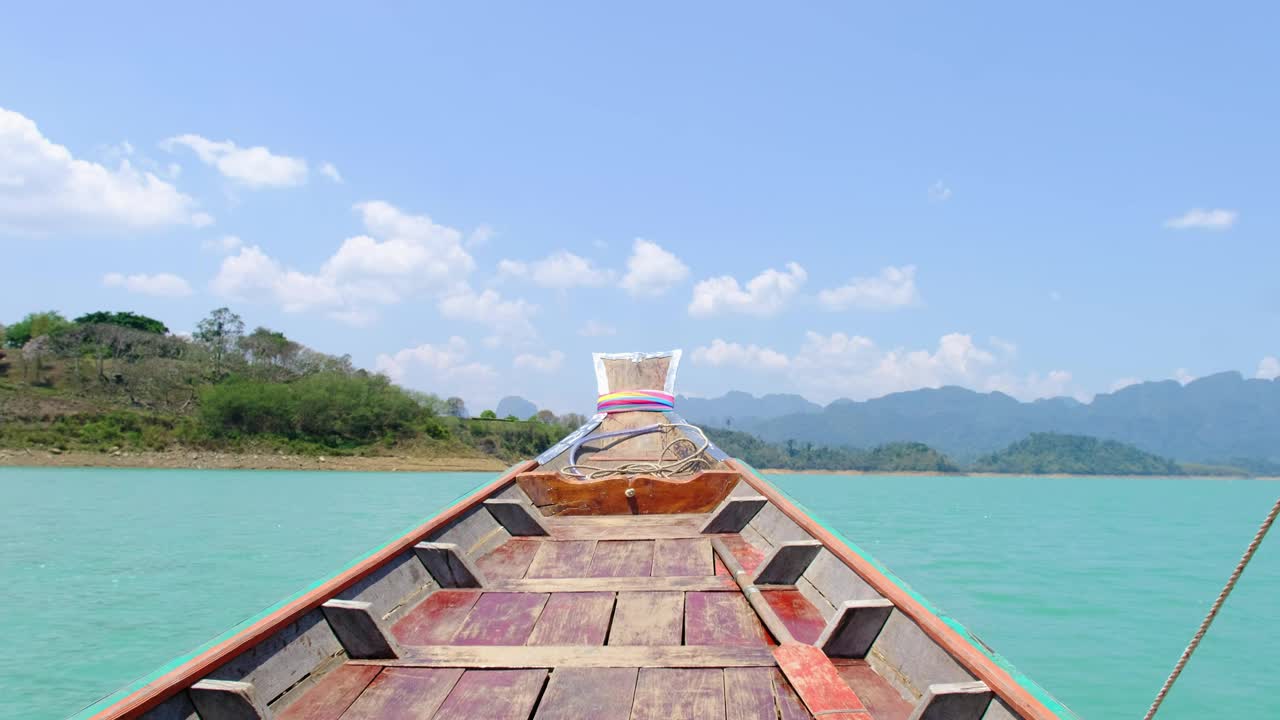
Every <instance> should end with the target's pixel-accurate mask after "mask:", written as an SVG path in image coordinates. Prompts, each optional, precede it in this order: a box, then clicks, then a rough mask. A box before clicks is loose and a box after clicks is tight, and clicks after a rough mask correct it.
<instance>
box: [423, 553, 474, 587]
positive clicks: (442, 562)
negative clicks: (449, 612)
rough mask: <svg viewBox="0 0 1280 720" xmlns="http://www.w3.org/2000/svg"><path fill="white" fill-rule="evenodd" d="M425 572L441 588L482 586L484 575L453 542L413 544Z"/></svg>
mask: <svg viewBox="0 0 1280 720" xmlns="http://www.w3.org/2000/svg"><path fill="white" fill-rule="evenodd" d="M413 551H414V552H415V553H417V555H418V559H419V560H421V561H422V564H423V565H425V566H426V568H427V572H429V573H431V577H433V578H435V581H436V582H437V583H439V584H440V587H443V588H478V587H484V585H485V582H484V575H483V574H481V572H480V570H479V569H478V568H477V567H476V566H475V565H474V564H472V562H471V561H470V560H468V559H467V556H466V554H465V553H463V552H462V549H461V548H459V547H458V546H457V545H455V544H453V543H433V542H424V543H418V544H417V545H414V546H413Z"/></svg>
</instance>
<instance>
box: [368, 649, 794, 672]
mask: <svg viewBox="0 0 1280 720" xmlns="http://www.w3.org/2000/svg"><path fill="white" fill-rule="evenodd" d="M350 663H351V664H353V665H379V666H383V667H389V668H390V667H460V668H564V667H682V668H706V667H712V668H726V667H775V666H776V665H777V661H776V660H775V658H774V657H773V653H772V652H771V651H770V648H768V647H765V646H759V647H728V646H721V647H706V646H704V647H697V646H690V645H667V646H662V647H650V646H639V645H631V646H628V645H605V646H603V647H594V646H586V645H565V646H554V645H522V646H519V647H513V646H461V645H430V646H422V647H412V648H406V650H405V656H404V657H401V658H397V659H395V660H351V661H350Z"/></svg>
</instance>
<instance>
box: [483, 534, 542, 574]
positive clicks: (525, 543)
mask: <svg viewBox="0 0 1280 720" xmlns="http://www.w3.org/2000/svg"><path fill="white" fill-rule="evenodd" d="M540 544H542V541H541V540H535V539H533V538H511V539H510V540H508V541H506V542H505V543H503V544H501V545H499V546H498V547H496V548H494V550H493V551H492V552H490V553H488V554H486V555H483V556H481V557H480V558H479V559H477V560H476V567H478V568H480V572H482V573H484V577H485V579H486V580H488V581H489V584H490V585H492V584H493V581H494V580H516V579H519V578H522V577H524V575H525V573H526V572H528V570H529V563H531V562H533V556H534V555H535V554H537V552H538V546H539V545H540Z"/></svg>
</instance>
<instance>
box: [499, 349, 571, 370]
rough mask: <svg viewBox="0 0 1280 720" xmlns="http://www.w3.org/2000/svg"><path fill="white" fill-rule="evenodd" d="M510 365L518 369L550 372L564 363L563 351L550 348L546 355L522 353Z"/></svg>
mask: <svg viewBox="0 0 1280 720" xmlns="http://www.w3.org/2000/svg"><path fill="white" fill-rule="evenodd" d="M511 364H512V366H513V367H515V368H516V369H518V370H533V371H534V372H540V373H552V372H555V371H556V370H559V369H560V367H561V366H563V365H564V353H562V352H560V351H559V350H552V351H551V352H549V353H547V354H546V355H535V354H533V353H522V354H520V355H517V356H516V357H515V360H513V361H512V363H511Z"/></svg>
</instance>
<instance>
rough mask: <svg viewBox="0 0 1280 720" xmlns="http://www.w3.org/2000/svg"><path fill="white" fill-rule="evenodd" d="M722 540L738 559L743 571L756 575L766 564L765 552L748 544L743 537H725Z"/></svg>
mask: <svg viewBox="0 0 1280 720" xmlns="http://www.w3.org/2000/svg"><path fill="white" fill-rule="evenodd" d="M720 539H721V540H723V541H724V544H725V545H726V546H727V547H728V548H729V551H730V552H732V553H733V556H734V557H735V558H737V560H738V564H740V565H742V569H743V570H746V571H747V572H749V573H754V572H755V571H756V568H758V567H760V563H762V562H764V558H765V552H764V551H763V550H760V549H759V548H757V547H756V546H755V545H752V544H751V543H749V542H747V541H746V540H745V539H744V538H743V537H742V536H741V535H724V536H722V537H721V538H720Z"/></svg>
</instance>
